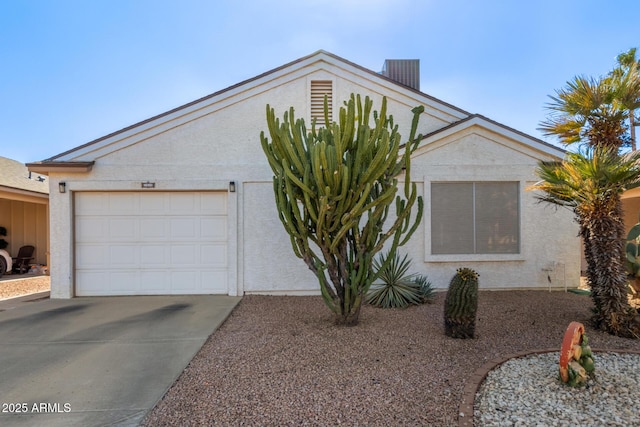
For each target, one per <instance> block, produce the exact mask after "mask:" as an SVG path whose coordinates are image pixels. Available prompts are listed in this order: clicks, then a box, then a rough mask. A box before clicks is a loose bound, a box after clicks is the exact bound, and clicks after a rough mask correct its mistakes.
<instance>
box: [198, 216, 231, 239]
mask: <svg viewBox="0 0 640 427" xmlns="http://www.w3.org/2000/svg"><path fill="white" fill-rule="evenodd" d="M200 235H201V236H202V238H204V239H207V240H213V241H226V240H227V217H223V216H215V217H211V218H202V219H201V220H200Z"/></svg>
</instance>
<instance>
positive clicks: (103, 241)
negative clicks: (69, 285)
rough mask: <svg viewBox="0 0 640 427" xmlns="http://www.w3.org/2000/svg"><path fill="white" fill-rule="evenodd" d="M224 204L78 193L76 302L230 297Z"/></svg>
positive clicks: (215, 198)
mask: <svg viewBox="0 0 640 427" xmlns="http://www.w3.org/2000/svg"><path fill="white" fill-rule="evenodd" d="M226 198H227V195H226V193H210V192H194V193H191V192H184V193H169V192H164V193H163V192H157V193H155V192H154V193H151V192H150V193H142V192H128V193H116V192H114V193H76V204H75V205H76V295H79V296H80V295H136V294H146V295H153V294H201V293H227V280H228V279H227V268H228V262H227V247H228V246H227V245H228V239H227V217H226V215H227V211H226V207H227V200H226ZM95 206H100V207H101V209H96V208H95Z"/></svg>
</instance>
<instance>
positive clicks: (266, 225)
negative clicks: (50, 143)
mask: <svg viewBox="0 0 640 427" xmlns="http://www.w3.org/2000/svg"><path fill="white" fill-rule="evenodd" d="M326 79H331V80H333V81H334V111H335V112H336V113H335V114H336V116H335V117H337V111H338V108H339V106H340V105H342V101H343V100H345V99H347V98H348V96H349V94H350V93H351V92H352V91H357V92H360V93H362V94H363V95H364V94H369V95H371V96H372V97H373V98H374V100H375V102H376V104H375V105H376V106H379V100H380V98H381V94H382V93H386V94H387V95H388V96H389V111H390V113H392V114H393V115H394V117H395V121H396V123H398V124H399V127H400V131H401V133H402V134H403V136H405V137H406V136H408V132H409V124H410V120H411V117H412V114H411V112H410V109H411V108H413V107H414V106H416V105H418V104H420V103H421V102H422V103H424V104H426V105H427V109H426V111H425V113H424V114H423V117H422V120H421V123H420V132H422V133H428V132H432V131H434V130H436V129H439V128H441V127H443V126H445V125H447V124H449V123H452V122H454V121H457V120H459V119H460V118H461V117H462V116H461V113H460V112H456V111H455V110H452V109H450V108H447V107H446V106H440V107H438V108H436V107H437V106H435V105H432V104H434V102H433V101H432V100H430V99H426V98H422V99H421V98H420V96H419V95H417V94H415V93H413V92H411V91H408V90H404V89H402V88H400V87H396V86H395V85H392V84H389V83H388V82H387V83H385V82H384V81H381V82H376V81H372V80H371V79H370V78H365V76H363V75H362V73H361V72H359V71H358V70H351V69H348V67H347V68H346V69H345V68H340V69H338V68H337V67H335V66H332V65H327V64H323V65H322V66H321V67H319V68H318V67H317V66H315V65H313V66H309V67H307V68H301V69H296V70H293V71H292V72H287V71H286V70H285V71H282V72H280V73H279V74H278V75H276V76H271V77H270V78H269V79H267V80H265V81H260V80H259V81H257V82H254V83H252V84H251V85H247V86H246V87H243V86H241V87H238V88H234V89H232V90H229V91H228V92H225V93H223V94H221V95H220V96H218V97H214V98H212V99H211V100H207V101H203V102H202V103H201V104H197V105H193V106H190V107H188V108H185V109H183V110H180V111H177V112H174V113H172V114H169V115H167V116H165V117H163V118H161V119H158V120H156V121H153V122H151V123H147V124H144V125H141V126H139V127H137V128H133V129H131V130H128V131H125V132H123V133H121V134H119V135H116V136H115V137H112V138H109V139H107V140H105V141H104V142H101V143H98V144H95V145H93V146H89V147H87V148H84V149H80V150H78V151H77V152H76V153H74V154H72V155H69V156H67V157H66V158H64V159H63V160H95V162H96V163H95V166H94V168H93V170H92V171H91V172H89V173H75V174H74V173H54V172H52V173H50V186H51V187H50V189H51V202H50V203H51V204H50V214H51V223H52V226H51V252H52V265H54V266H55V268H52V271H51V274H52V291H51V295H52V297H54V298H68V297H71V296H73V280H74V275H73V195H74V193H75V192H77V191H106V190H140V184H141V182H144V181H152V182H155V183H156V188H155V189H154V190H147V191H182V190H223V189H226V188H227V186H228V182H229V181H235V182H236V183H237V192H236V193H230V203H229V205H230V209H231V210H230V220H229V224H230V225H229V227H230V228H233V230H230V236H233V242H232V244H231V247H230V260H231V265H232V268H233V269H234V271H233V272H232V277H233V283H234V284H233V286H232V289H230V291H229V293H230V294H243V293H286V294H291V293H297V294H305V293H317V292H318V285H317V282H316V279H315V277H314V275H313V274H312V273H311V272H310V271H309V270H308V269H307V267H306V265H305V264H304V263H303V261H302V260H300V259H298V258H296V257H295V256H294V255H293V252H292V250H291V246H290V243H289V237H288V235H287V234H286V233H285V232H284V230H283V228H282V225H281V224H280V221H279V219H278V217H277V213H276V211H275V207H274V202H273V190H272V184H271V170H270V168H269V166H268V164H267V162H266V159H265V157H264V154H263V152H262V149H261V147H260V141H259V132H260V131H261V130H265V129H266V120H265V105H266V104H267V103H269V104H271V105H272V106H273V107H275V109H276V111H277V115H278V116H280V117H282V114H283V113H284V111H285V110H287V109H288V108H289V107H290V106H294V108H295V111H296V115H297V116H298V117H302V118H305V120H308V119H309V118H308V114H309V96H308V94H309V92H310V91H309V87H310V82H311V80H326ZM456 115H457V116H456ZM450 138H451V140H450V141H444V142H443V141H440V142H437V143H436V144H433V145H431V146H429V147H425V149H424V150H423V151H421V153H420V154H419V155H418V156H417V157H416V159H415V166H414V169H413V177H414V179H417V180H419V181H421V185H420V191H421V192H422V193H423V194H424V195H425V196H426V198H428V188H429V186H428V183H429V181H430V180H433V179H436V178H437V177H440V178H438V179H444V178H449V179H451V178H452V177H453V178H455V179H513V180H518V181H519V182H521V188H522V189H523V191H522V212H523V213H522V227H523V229H522V230H523V231H522V235H523V237H522V242H523V252H522V254H521V256H520V257H519V259H518V260H506V261H505V260H501V261H492V260H483V261H481V262H480V261H467V260H464V261H465V262H460V261H461V260H448V261H444V260H437V261H434V260H433V259H429V256H428V255H429V254H427V253H425V238H426V237H427V231H428V230H427V228H426V226H425V224H428V218H427V217H425V218H424V219H423V222H422V224H421V226H420V229H419V230H418V231H417V232H416V234H415V236H414V237H413V239H412V241H411V242H410V244H409V245H408V250H409V251H410V254H411V256H412V258H413V260H414V265H415V268H416V270H419V271H422V272H425V273H427V274H428V275H429V277H430V278H431V279H432V281H433V282H434V285H436V286H437V287H446V285H447V284H448V280H449V279H450V276H451V275H452V272H454V271H455V268H457V267H460V266H462V265H464V266H468V267H472V268H477V269H478V270H479V271H480V273H481V274H482V279H481V280H482V282H481V283H482V285H483V287H486V288H503V287H540V286H546V283H547V282H546V275H544V277H543V273H542V271H541V269H542V267H543V266H545V265H546V264H545V263H548V262H552V261H553V262H562V263H564V264H565V266H566V271H567V272H568V273H567V274H568V276H567V277H568V279H567V283H568V284H569V285H570V286H571V285H575V284H574V283H573V280H574V279H575V278H576V277H575V274H573V273H572V271H573V270H572V269H575V268H578V267H577V265H578V264H579V258H578V254H579V252H578V251H579V248H577V245H578V243H577V240H576V241H575V245H574V240H573V239H572V237H571V236H572V235H573V236H575V234H576V233H575V230H574V229H573V228H572V224H571V220H570V218H569V217H568V216H563V214H562V213H559V214H555V213H553V211H552V210H550V209H548V210H545V209H543V208H542V207H538V206H536V205H535V203H534V201H533V199H532V197H533V196H532V195H531V194H529V193H525V192H524V187H525V186H526V185H527V184H528V183H529V182H531V181H532V180H533V179H534V177H533V175H532V166H533V165H535V158H534V157H535V156H542V154H541V153H534V152H532V151H531V149H529V148H526V147H518V150H514V149H512V148H508V145H510V144H514V141H512V140H506V139H504V138H503V139H500V138H498V135H496V136H492V137H487V135H484V136H481V137H479V136H478V135H477V134H476V133H469V134H464V135H454V136H451V137H450ZM492 138H493V139H492ZM516 145H517V144H516ZM527 150H528V151H527ZM522 152H526V154H523V153H522ZM60 181H65V182H66V184H67V192H66V193H64V194H61V193H59V192H58V182H60ZM554 239H555V240H554ZM565 239H566V240H565ZM573 246H576V248H574V247H573ZM574 258H575V259H574Z"/></svg>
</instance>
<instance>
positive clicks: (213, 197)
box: [201, 193, 227, 217]
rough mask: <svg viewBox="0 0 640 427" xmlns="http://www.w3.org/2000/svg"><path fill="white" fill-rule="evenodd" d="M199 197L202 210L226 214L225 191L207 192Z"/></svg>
mask: <svg viewBox="0 0 640 427" xmlns="http://www.w3.org/2000/svg"><path fill="white" fill-rule="evenodd" d="M205 196H206V197H202V198H201V206H202V210H203V211H204V212H211V213H212V214H213V215H222V216H225V217H226V215H227V195H226V194H225V193H209V194H206V195H205Z"/></svg>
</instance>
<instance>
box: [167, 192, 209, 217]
mask: <svg viewBox="0 0 640 427" xmlns="http://www.w3.org/2000/svg"><path fill="white" fill-rule="evenodd" d="M199 212H201V208H200V195H199V194H193V193H171V194H170V195H169V213H170V214H172V215H192V214H194V213H199Z"/></svg>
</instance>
